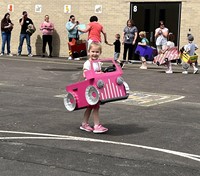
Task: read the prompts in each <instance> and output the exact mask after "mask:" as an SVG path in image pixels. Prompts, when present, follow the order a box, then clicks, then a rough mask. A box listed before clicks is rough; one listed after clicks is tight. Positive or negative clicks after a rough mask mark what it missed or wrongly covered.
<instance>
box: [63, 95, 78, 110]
mask: <svg viewBox="0 0 200 176" xmlns="http://www.w3.org/2000/svg"><path fill="white" fill-rule="evenodd" d="M64 105H65V108H66V109H67V110H68V111H73V110H74V109H75V108H76V98H75V96H74V95H73V94H72V93H70V92H68V93H67V94H66V95H65V97H64Z"/></svg>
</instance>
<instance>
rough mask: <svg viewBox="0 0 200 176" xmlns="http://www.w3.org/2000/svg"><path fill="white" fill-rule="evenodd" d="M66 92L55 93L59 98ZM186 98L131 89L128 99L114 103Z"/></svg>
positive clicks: (138, 103)
mask: <svg viewBox="0 0 200 176" xmlns="http://www.w3.org/2000/svg"><path fill="white" fill-rule="evenodd" d="M64 96H65V94H61V95H55V96H54V97H57V98H64ZM183 98H185V96H180V95H170V94H160V93H151V92H140V91H133V92H131V91H130V95H129V97H128V99H126V100H120V101H115V102H112V103H117V104H126V105H134V106H145V107H149V106H155V105H158V104H162V103H168V102H172V101H176V100H180V99H183Z"/></svg>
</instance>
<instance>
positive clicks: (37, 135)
mask: <svg viewBox="0 0 200 176" xmlns="http://www.w3.org/2000/svg"><path fill="white" fill-rule="evenodd" d="M0 133H2V134H15V135H16V134H18V135H26V136H20V137H16V136H10V137H7V136H6V137H0V140H31V139H32V140H33V139H35V140H71V141H80V142H94V143H103V144H110V145H120V146H127V147H135V148H141V149H145V150H152V151H157V152H162V153H167V154H171V155H176V156H180V157H184V158H188V159H190V160H194V161H198V162H200V155H195V154H191V153H185V152H179V151H174V150H168V149H163V148H157V147H150V146H144V145H137V144H131V143H124V142H116V141H108V140H101V139H93V138H85V137H76V136H67V135H56V134H46V133H32V132H21V131H4V130H0ZM27 135H31V136H27Z"/></svg>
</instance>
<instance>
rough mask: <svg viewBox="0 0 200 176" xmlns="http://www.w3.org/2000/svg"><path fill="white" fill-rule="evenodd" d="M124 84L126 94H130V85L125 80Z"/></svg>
mask: <svg viewBox="0 0 200 176" xmlns="http://www.w3.org/2000/svg"><path fill="white" fill-rule="evenodd" d="M123 85H124V87H125V90H126V95H129V93H130V88H129V85H128V84H127V83H126V82H125V81H124V82H123Z"/></svg>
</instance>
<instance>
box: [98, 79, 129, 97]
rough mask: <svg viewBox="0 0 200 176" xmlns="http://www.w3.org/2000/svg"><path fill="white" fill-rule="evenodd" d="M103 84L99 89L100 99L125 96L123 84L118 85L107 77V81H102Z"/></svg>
mask: <svg viewBox="0 0 200 176" xmlns="http://www.w3.org/2000/svg"><path fill="white" fill-rule="evenodd" d="M104 83H105V85H104V87H103V89H101V91H100V95H101V100H107V99H118V98H120V97H126V96H127V95H126V92H125V89H124V85H123V84H122V85H118V84H115V83H113V82H111V80H110V79H108V82H104Z"/></svg>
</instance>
